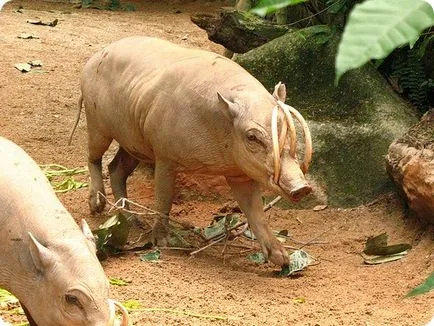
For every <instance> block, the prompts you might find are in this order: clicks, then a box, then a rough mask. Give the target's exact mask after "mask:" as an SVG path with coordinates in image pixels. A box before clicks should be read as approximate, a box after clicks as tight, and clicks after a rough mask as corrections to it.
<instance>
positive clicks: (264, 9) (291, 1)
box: [250, 0, 306, 17]
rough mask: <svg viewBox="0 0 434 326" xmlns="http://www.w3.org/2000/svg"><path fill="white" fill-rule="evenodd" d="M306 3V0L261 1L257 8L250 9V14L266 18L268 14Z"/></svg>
mask: <svg viewBox="0 0 434 326" xmlns="http://www.w3.org/2000/svg"><path fill="white" fill-rule="evenodd" d="M305 1H306V0H260V1H259V3H258V5H257V6H256V7H255V8H252V9H250V12H253V13H254V14H257V15H258V16H261V17H265V15H266V14H269V13H272V12H275V11H277V10H279V9H282V8H285V7H288V6H293V5H296V4H299V3H301V2H305Z"/></svg>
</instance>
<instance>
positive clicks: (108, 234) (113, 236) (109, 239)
mask: <svg viewBox="0 0 434 326" xmlns="http://www.w3.org/2000/svg"><path fill="white" fill-rule="evenodd" d="M129 231H130V226H129V223H128V219H127V218H126V217H125V216H124V214H122V213H118V214H116V215H113V216H112V217H110V218H109V219H107V221H105V222H104V223H103V224H101V225H100V226H99V227H98V229H96V230H93V231H92V233H93V234H94V236H95V240H96V249H97V253H98V256H99V257H100V259H104V258H106V257H107V255H108V254H109V253H116V252H119V249H121V248H122V247H123V246H124V245H125V243H126V242H127V239H128V234H129Z"/></svg>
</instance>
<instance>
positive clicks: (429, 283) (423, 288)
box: [406, 272, 434, 297]
mask: <svg viewBox="0 0 434 326" xmlns="http://www.w3.org/2000/svg"><path fill="white" fill-rule="evenodd" d="M433 289H434V272H432V273H431V275H430V276H428V277H427V278H426V280H425V281H424V282H423V283H422V284H420V285H418V286H417V287H415V288H414V289H413V290H411V291H410V292H408V293H407V294H406V297H414V296H416V295H420V294H424V293H427V292H429V291H432V290H433Z"/></svg>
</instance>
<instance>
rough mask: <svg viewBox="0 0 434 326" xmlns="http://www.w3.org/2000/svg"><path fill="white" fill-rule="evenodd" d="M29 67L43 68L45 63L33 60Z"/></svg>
mask: <svg viewBox="0 0 434 326" xmlns="http://www.w3.org/2000/svg"><path fill="white" fill-rule="evenodd" d="M27 63H28V64H29V65H31V66H32V67H42V65H43V63H42V61H41V60H31V61H29V62H27Z"/></svg>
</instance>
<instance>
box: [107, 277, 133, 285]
mask: <svg viewBox="0 0 434 326" xmlns="http://www.w3.org/2000/svg"><path fill="white" fill-rule="evenodd" d="M109 283H110V284H111V285H117V286H127V285H128V284H129V283H131V281H125V280H123V279H121V278H116V277H110V278H109Z"/></svg>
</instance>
